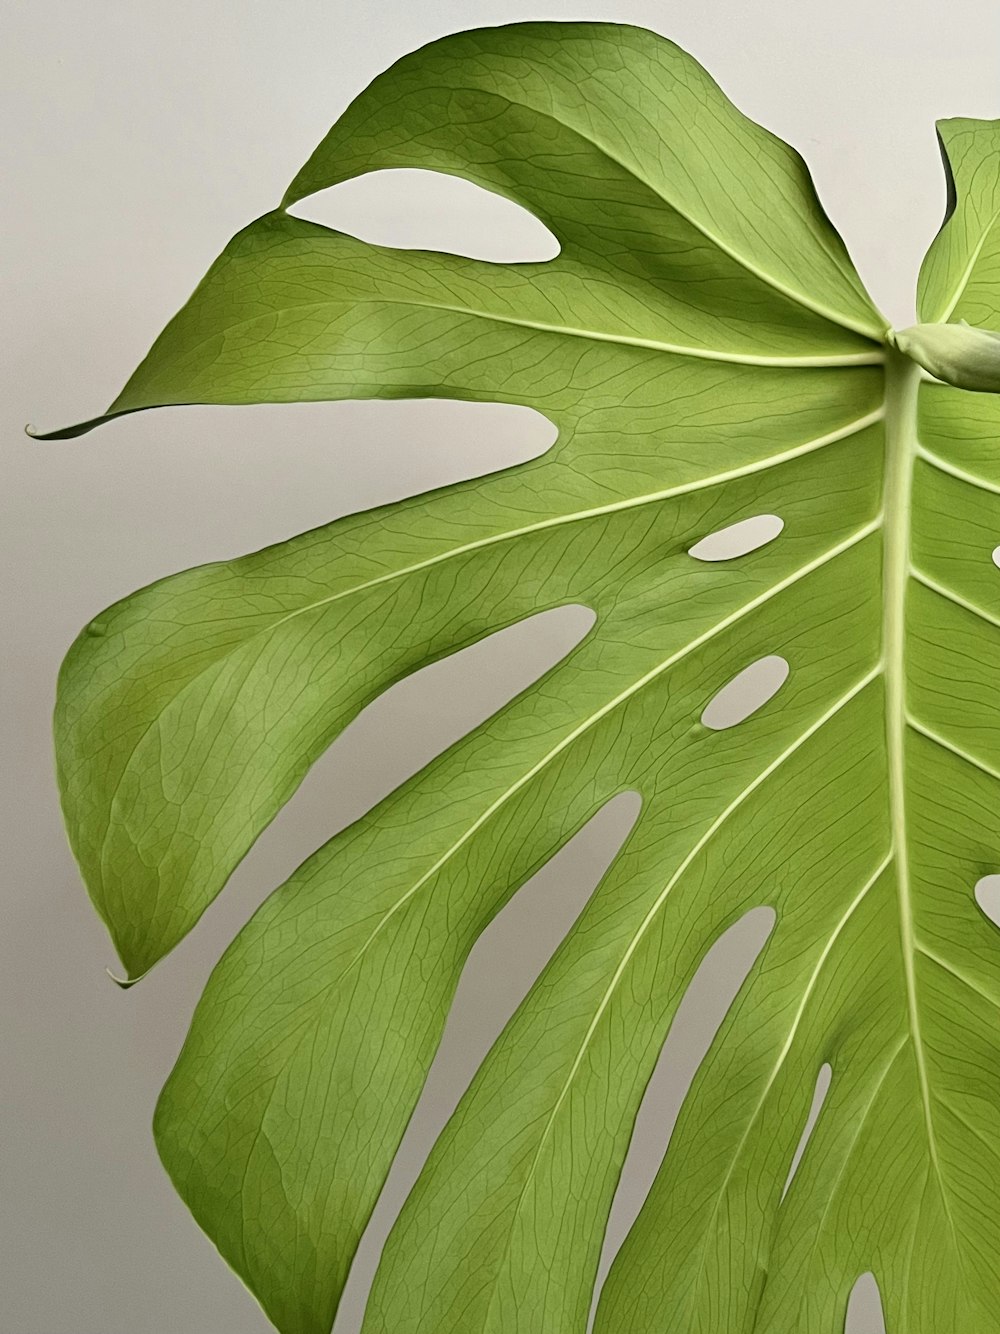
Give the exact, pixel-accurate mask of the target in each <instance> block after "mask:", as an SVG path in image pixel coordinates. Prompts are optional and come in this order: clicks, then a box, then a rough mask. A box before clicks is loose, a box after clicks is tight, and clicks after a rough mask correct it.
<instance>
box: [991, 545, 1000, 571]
mask: <svg viewBox="0 0 1000 1334" xmlns="http://www.w3.org/2000/svg"><path fill="white" fill-rule="evenodd" d="M990 559H991V560H992V561H993V564H994V565H996V566H997V568H998V569H1000V547H994V548H993V550H992V551H991V552H990Z"/></svg>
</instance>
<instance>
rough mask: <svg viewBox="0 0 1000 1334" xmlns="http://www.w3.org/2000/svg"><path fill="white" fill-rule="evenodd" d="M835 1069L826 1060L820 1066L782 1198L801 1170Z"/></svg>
mask: <svg viewBox="0 0 1000 1334" xmlns="http://www.w3.org/2000/svg"><path fill="white" fill-rule="evenodd" d="M832 1075H833V1070H832V1068H831V1066H830V1063H829V1061H825V1062H824V1063H823V1064H822V1065H821V1066H820V1068H819V1074H818V1075H817V1076H816V1087H815V1088H814V1089H813V1096H812V1103H811V1105H810V1107H809V1114H808V1115H807V1117H806V1123H805V1125H804V1126H803V1128H802V1134H801V1135H800V1136H799V1142H798V1145H797V1147H796V1149H795V1153H794V1154H793V1155H792V1165H791V1167H790V1168H789V1169H788V1176H787V1177H786V1178H785V1185H784V1188H783V1190H782V1192H781V1198H782V1199H784V1198H785V1196H786V1195H787V1194H788V1187H789V1186H790V1185H791V1184H792V1180H793V1178H794V1176H795V1173H796V1172H797V1171H798V1170H799V1163H801V1161H802V1155H803V1154H804V1153H805V1151H806V1146H807V1145H808V1143H809V1140H810V1138H811V1136H812V1133H813V1131H814V1130H815V1128H816V1122H817V1121H818V1120H819V1114H820V1112H821V1111H822V1110H823V1103H824V1102H825V1101H826V1095H827V1094H828V1093H829V1092H830V1079H831V1077H832Z"/></svg>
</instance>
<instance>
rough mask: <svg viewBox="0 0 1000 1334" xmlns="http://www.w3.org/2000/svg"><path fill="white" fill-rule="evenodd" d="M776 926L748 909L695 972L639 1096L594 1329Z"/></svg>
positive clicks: (765, 912)
mask: <svg viewBox="0 0 1000 1334" xmlns="http://www.w3.org/2000/svg"><path fill="white" fill-rule="evenodd" d="M775 920H776V914H775V911H774V909H773V908H768V907H760V908H751V909H750V911H749V912H747V913H744V915H743V916H742V917H741V918H740V919H739V920H738V921H736V922H734V923H733V924H732V926H730V927H728V928H727V930H725V931H724V932H723V933H722V935H721V936H719V938H718V940H716V941H715V943H714V944H713V945H712V947H711V948H710V949H709V950H708V952H707V953H706V955H705V957H704V958H703V959H702V961H701V963H700V964H699V965H698V970H697V972H696V973H695V975H694V977H693V978H692V979H691V982H690V984H689V985H688V988H687V990H686V991H685V993H684V997H683V999H682V1001H681V1003H680V1005H679V1006H678V1008H677V1013H676V1014H675V1016H674V1019H673V1022H672V1023H671V1025H670V1031H669V1032H668V1033H667V1038H666V1041H665V1042H664V1044H663V1047H662V1048H661V1050H660V1054H659V1056H658V1057H657V1061H656V1065H655V1066H654V1068H653V1073H652V1075H651V1076H650V1080H649V1083H648V1084H647V1085H646V1091H645V1093H644V1094H643V1095H642V1102H641V1103H640V1104H639V1111H638V1114H637V1115H636V1119H635V1124H634V1126H633V1128H632V1138H631V1139H630V1140H629V1146H628V1152H627V1153H626V1155H625V1160H624V1162H623V1164H622V1171H621V1176H620V1177H619V1178H618V1188H617V1190H616V1191H615V1197H614V1200H613V1201H612V1203H611V1212H610V1214H609V1215H608V1225H607V1228H606V1230H605V1233H604V1246H603V1248H602V1250H601V1260H600V1264H599V1265H598V1270H597V1280H596V1282H595V1285H594V1298H593V1303H592V1305H591V1312H590V1321H591V1324H592V1323H593V1319H594V1315H595V1313H596V1311H597V1302H598V1300H599V1298H600V1294H601V1288H602V1287H603V1285H604V1280H605V1279H606V1278H607V1275H608V1272H609V1270H610V1269H611V1266H612V1264H613V1263H614V1258H615V1256H616V1255H617V1254H618V1252H619V1250H620V1249H621V1246H622V1243H623V1242H624V1240H625V1238H626V1236H627V1235H628V1233H629V1230H630V1229H631V1227H632V1224H633V1223H634V1222H635V1220H636V1218H637V1217H638V1216H639V1211H640V1209H641V1208H642V1206H643V1204H644V1203H645V1200H646V1196H647V1195H648V1194H649V1192H650V1189H651V1188H652V1185H653V1181H654V1180H655V1178H656V1176H657V1174H658V1172H659V1170H660V1167H661V1164H662V1163H663V1159H664V1157H665V1155H666V1153H667V1149H668V1145H669V1142H670V1137H671V1135H672V1134H673V1130H674V1125H675V1123H676V1121H677V1116H678V1113H679V1112H680V1109H681V1104H682V1103H683V1101H684V1098H685V1095H686V1094H687V1091H688V1088H689V1087H690V1085H691V1081H692V1080H693V1079H694V1077H695V1074H696V1073H697V1071H698V1067H699V1066H700V1065H701V1063H702V1061H703V1060H704V1059H705V1056H706V1054H707V1052H708V1049H709V1047H710V1046H711V1045H712V1041H713V1039H714V1038H715V1035H716V1033H717V1032H718V1031H719V1028H720V1026H721V1024H722V1021H723V1020H724V1019H725V1017H726V1014H727V1013H728V1011H729V1008H730V1006H731V1005H732V1003H733V1001H734V1000H735V999H736V994H737V992H738V991H739V989H740V987H741V986H742V985H743V983H744V981H745V980H746V977H747V974H748V973H749V972H750V969H751V968H752V967H753V965H754V963H756V961H757V959H758V957H759V956H760V952H761V950H762V949H763V948H764V946H765V944H766V943H767V939H768V937H769V936H770V934H771V932H772V931H773V930H774V923H775Z"/></svg>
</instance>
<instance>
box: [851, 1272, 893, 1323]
mask: <svg viewBox="0 0 1000 1334" xmlns="http://www.w3.org/2000/svg"><path fill="white" fill-rule="evenodd" d="M844 1334H885V1316H884V1314H883V1313H882V1294H881V1293H880V1292H879V1290H878V1283H877V1282H876V1281H875V1275H874V1274H873V1273H872V1272H871V1270H869V1271H868V1273H867V1274H862V1275H861V1277H860V1278H859V1279H858V1280H857V1282H856V1283H855V1284H854V1287H853V1288H852V1289H851V1295H850V1297H849V1298H848V1299H847V1318H846V1320H845V1321H844Z"/></svg>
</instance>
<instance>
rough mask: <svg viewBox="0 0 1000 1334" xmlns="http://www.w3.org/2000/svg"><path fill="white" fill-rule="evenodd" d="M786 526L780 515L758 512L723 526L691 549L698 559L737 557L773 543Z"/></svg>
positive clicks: (730, 558)
mask: <svg viewBox="0 0 1000 1334" xmlns="http://www.w3.org/2000/svg"><path fill="white" fill-rule="evenodd" d="M784 526H785V521H784V519H779V518H778V516H777V515H776V514H754V515H752V516H751V517H750V518H749V519H740V521H739V522H738V523H731V524H729V525H727V527H725V528H719V529H718V530H717V531H716V532H714V533H709V534H708V536H707V537H703V538H701V539H700V541H698V542H696V543H695V544H694V546H693V547H691V548H690V549H689V551H688V555H689V556H693V557H694V558H695V560H707V561H716V560H735V559H736V557H737V556H749V554H750V552H751V551H756V550H757V548H758V547H762V546H766V545H767V543H768V542H773V541H774V539H775V538H776V537H777V536H778V534H779V533H780V532H781V530H782V528H784Z"/></svg>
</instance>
